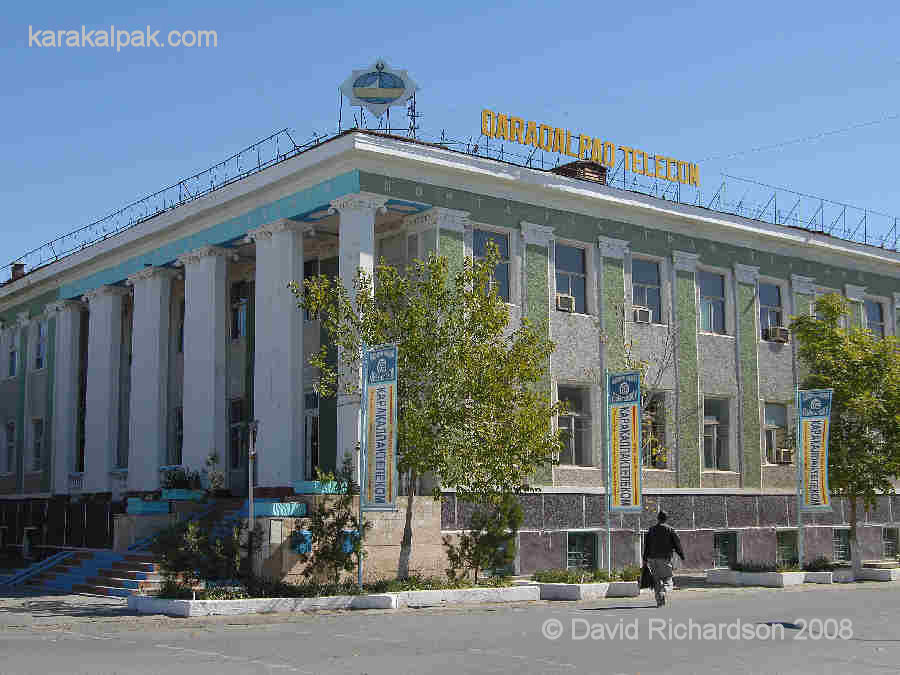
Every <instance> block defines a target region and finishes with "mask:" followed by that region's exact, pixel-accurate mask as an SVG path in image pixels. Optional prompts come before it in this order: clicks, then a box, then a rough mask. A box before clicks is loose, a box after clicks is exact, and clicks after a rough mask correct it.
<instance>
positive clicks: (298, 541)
mask: <svg viewBox="0 0 900 675" xmlns="http://www.w3.org/2000/svg"><path fill="white" fill-rule="evenodd" d="M291 548H293V549H294V553H311V552H312V532H310V531H309V530H294V531H293V532H292V533H291Z"/></svg>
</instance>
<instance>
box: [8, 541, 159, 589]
mask: <svg viewBox="0 0 900 675" xmlns="http://www.w3.org/2000/svg"><path fill="white" fill-rule="evenodd" d="M161 581H162V577H161V576H160V574H159V564H158V563H157V562H156V561H155V559H154V556H153V555H152V554H149V553H116V552H114V551H84V552H77V553H75V554H74V555H73V556H71V557H69V558H67V559H66V560H64V561H63V562H62V563H61V564H59V565H54V566H53V567H51V568H50V569H48V570H45V571H44V572H42V573H41V574H38V575H36V576H34V577H31V578H30V579H28V580H26V581H25V586H27V587H29V588H34V589H41V590H46V591H50V592H57V593H90V594H92V595H112V596H121V597H128V596H130V595H137V594H139V593H152V592H154V591H156V590H158V589H159V585H160V582H161Z"/></svg>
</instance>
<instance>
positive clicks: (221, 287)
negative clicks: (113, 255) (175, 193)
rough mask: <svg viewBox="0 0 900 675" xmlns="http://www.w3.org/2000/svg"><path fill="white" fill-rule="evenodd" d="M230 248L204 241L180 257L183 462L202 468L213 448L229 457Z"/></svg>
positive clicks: (222, 460)
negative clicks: (204, 244) (182, 285)
mask: <svg viewBox="0 0 900 675" xmlns="http://www.w3.org/2000/svg"><path fill="white" fill-rule="evenodd" d="M228 256H229V252H228V251H227V250H226V249H223V248H218V247H215V246H204V247H202V248H200V249H197V250H196V251H192V252H191V253H187V254H185V255H182V256H179V258H178V262H179V263H180V264H182V265H184V397H183V403H182V407H183V411H184V445H183V450H182V455H181V461H182V464H184V465H185V466H186V467H187V468H189V469H190V470H192V471H199V470H201V469H202V468H203V466H204V464H205V462H206V458H207V456H208V455H209V453H210V452H212V451H215V452H216V453H217V454H218V456H219V464H220V465H226V463H227V462H228V418H227V409H226V406H227V401H226V397H227V390H226V379H225V375H226V368H227V358H226V340H227V332H226V328H227V318H228V287H227V272H228Z"/></svg>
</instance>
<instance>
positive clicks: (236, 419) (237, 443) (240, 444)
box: [228, 398, 249, 469]
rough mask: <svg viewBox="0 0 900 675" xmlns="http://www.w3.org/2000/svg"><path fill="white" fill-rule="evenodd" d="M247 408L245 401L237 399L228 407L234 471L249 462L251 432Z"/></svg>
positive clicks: (231, 461)
mask: <svg viewBox="0 0 900 675" xmlns="http://www.w3.org/2000/svg"><path fill="white" fill-rule="evenodd" d="M246 417H247V406H246V404H245V401H244V399H242V398H235V399H232V400H231V403H230V404H229V406H228V424H229V428H230V443H229V446H230V455H231V457H230V463H231V468H232V469H241V468H243V466H244V464H245V462H246V461H247V450H248V448H249V432H248V429H247V419H246Z"/></svg>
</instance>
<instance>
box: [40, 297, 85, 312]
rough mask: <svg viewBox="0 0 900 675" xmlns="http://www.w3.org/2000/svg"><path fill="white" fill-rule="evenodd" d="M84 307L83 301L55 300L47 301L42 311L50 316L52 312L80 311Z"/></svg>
mask: <svg viewBox="0 0 900 675" xmlns="http://www.w3.org/2000/svg"><path fill="white" fill-rule="evenodd" d="M83 309H84V303H83V302H81V301H80V300H57V301H56V302H51V303H49V304H48V305H47V306H46V307H45V308H44V313H45V314H46V315H47V316H52V315H53V314H61V313H62V312H74V311H81V310H83Z"/></svg>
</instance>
